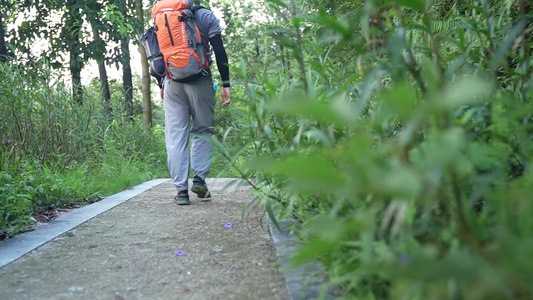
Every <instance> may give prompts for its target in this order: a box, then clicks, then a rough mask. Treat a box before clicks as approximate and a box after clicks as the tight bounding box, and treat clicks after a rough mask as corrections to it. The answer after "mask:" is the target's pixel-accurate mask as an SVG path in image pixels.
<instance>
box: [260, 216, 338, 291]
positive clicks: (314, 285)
mask: <svg viewBox="0 0 533 300" xmlns="http://www.w3.org/2000/svg"><path fill="white" fill-rule="evenodd" d="M292 223H294V221H293V220H279V221H278V224H279V226H280V229H281V231H280V230H278V228H276V226H275V225H274V223H273V222H272V220H270V219H269V224H268V227H269V230H270V235H271V237H272V241H273V242H274V246H275V247H276V253H277V256H278V259H279V260H280V263H281V269H282V271H283V274H284V276H285V282H286V285H287V290H288V291H289V295H290V299H291V300H304V299H305V300H307V299H319V298H320V293H321V285H322V284H323V283H324V282H325V278H326V274H325V272H324V269H323V268H322V267H321V266H320V265H319V264H317V263H306V264H304V265H302V266H299V267H297V268H294V267H292V266H291V257H292V256H293V255H294V253H295V252H296V251H297V250H298V236H297V235H296V234H294V233H292V234H291V232H290V224H292ZM321 299H334V297H333V296H332V295H331V294H330V293H326V294H325V295H323V297H322V298H321Z"/></svg>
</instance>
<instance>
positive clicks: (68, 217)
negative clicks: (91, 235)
mask: <svg viewBox="0 0 533 300" xmlns="http://www.w3.org/2000/svg"><path fill="white" fill-rule="evenodd" d="M168 180H169V179H154V180H151V181H147V182H145V183H142V184H139V185H137V186H135V187H133V188H132V189H130V190H125V191H122V192H120V193H118V194H114V195H112V196H109V197H107V198H105V199H103V200H101V201H98V202H95V203H93V204H90V205H87V206H84V207H81V208H79V209H76V210H73V211H71V212H69V213H68V214H65V215H62V216H60V217H59V218H57V219H54V220H52V221H50V222H49V223H47V224H45V225H43V226H41V227H39V228H36V229H35V230H33V231H29V232H26V233H23V234H20V235H17V236H15V237H13V238H11V239H9V240H7V241H3V242H0V268H1V267H3V266H5V265H7V264H9V263H11V262H13V261H15V260H17V259H19V258H20V257H22V256H23V255H25V254H27V253H29V252H30V251H32V250H34V249H36V248H38V247H39V246H41V245H43V244H44V243H46V242H48V241H50V240H52V239H55V238H56V237H58V236H60V235H61V234H63V233H65V232H67V231H69V230H71V229H72V228H74V227H76V226H78V225H80V224H82V223H85V222H87V221H89V220H90V219H92V218H94V217H96V216H97V215H99V214H101V213H103V212H105V211H107V210H109V209H111V208H113V207H115V206H117V205H119V204H121V203H123V202H125V201H127V200H129V199H131V198H133V197H135V196H137V195H139V194H141V193H143V192H145V191H147V190H149V189H151V188H153V187H155V186H157V185H159V184H161V183H163V182H165V181H168Z"/></svg>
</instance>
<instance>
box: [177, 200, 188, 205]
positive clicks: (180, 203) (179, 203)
mask: <svg viewBox="0 0 533 300" xmlns="http://www.w3.org/2000/svg"><path fill="white" fill-rule="evenodd" d="M174 202H175V203H176V204H177V205H190V204H191V202H178V201H174Z"/></svg>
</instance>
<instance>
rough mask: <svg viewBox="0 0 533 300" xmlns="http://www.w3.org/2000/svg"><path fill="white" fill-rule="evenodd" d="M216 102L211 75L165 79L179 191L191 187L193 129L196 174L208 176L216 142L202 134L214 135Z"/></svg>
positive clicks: (171, 160)
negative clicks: (189, 181)
mask: <svg viewBox="0 0 533 300" xmlns="http://www.w3.org/2000/svg"><path fill="white" fill-rule="evenodd" d="M215 103H216V98H215V92H214V91H213V80H212V79H211V76H204V77H201V78H199V79H197V80H194V81H192V82H187V83H179V82H175V81H172V80H169V79H168V78H167V79H166V80H165V83H164V96H163V105H164V109H165V143H166V148H167V161H168V170H169V171H170V176H171V177H172V182H173V183H174V185H176V187H177V189H178V191H182V190H187V189H188V182H187V179H188V177H189V133H190V134H191V136H192V146H191V149H190V165H191V167H192V171H193V175H194V176H199V177H200V178H202V179H205V178H206V177H207V174H208V173H209V169H210V167H211V151H212V148H213V146H212V144H211V143H209V142H208V141H205V140H202V139H201V138H199V136H203V137H210V136H212V135H213V132H214V127H213V126H214V111H215ZM191 121H192V122H191Z"/></svg>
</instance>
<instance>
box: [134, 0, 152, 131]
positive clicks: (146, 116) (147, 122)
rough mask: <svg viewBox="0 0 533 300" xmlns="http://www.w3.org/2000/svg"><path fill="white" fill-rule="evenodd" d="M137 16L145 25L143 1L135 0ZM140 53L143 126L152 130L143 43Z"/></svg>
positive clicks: (148, 85)
mask: <svg viewBox="0 0 533 300" xmlns="http://www.w3.org/2000/svg"><path fill="white" fill-rule="evenodd" d="M135 16H136V18H137V20H138V21H139V23H140V24H143V25H144V14H143V3H142V0H135ZM139 52H140V53H141V66H142V95H143V124H144V128H145V129H146V130H150V128H152V99H151V93H150V92H151V90H150V83H151V82H150V81H151V78H150V73H149V71H148V62H147V61H146V52H144V47H143V46H142V44H141V43H139Z"/></svg>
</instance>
